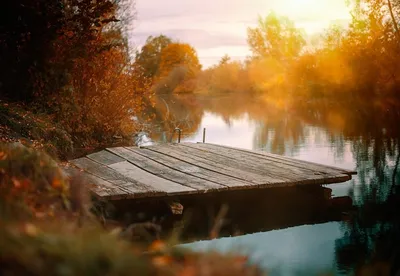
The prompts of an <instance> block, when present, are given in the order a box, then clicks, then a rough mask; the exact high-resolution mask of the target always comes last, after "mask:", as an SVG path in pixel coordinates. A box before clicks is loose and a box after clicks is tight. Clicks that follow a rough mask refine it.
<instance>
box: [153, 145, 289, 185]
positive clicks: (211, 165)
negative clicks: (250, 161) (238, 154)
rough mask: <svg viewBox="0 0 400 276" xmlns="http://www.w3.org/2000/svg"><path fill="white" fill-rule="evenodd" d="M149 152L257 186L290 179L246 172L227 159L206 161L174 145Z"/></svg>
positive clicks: (156, 148) (157, 147) (154, 148)
mask: <svg viewBox="0 0 400 276" xmlns="http://www.w3.org/2000/svg"><path fill="white" fill-rule="evenodd" d="M146 148H147V149H149V150H152V151H155V152H159V153H162V154H165V155H168V156H170V157H173V158H176V159H178V160H181V161H184V162H188V163H190V164H193V165H195V166H198V167H201V168H205V169H208V170H212V171H216V172H221V173H224V174H227V175H232V176H234V177H236V178H238V179H241V180H244V181H249V182H251V183H253V184H255V185H266V184H270V183H280V182H289V181H290V179H288V178H285V177H284V176H279V177H272V176H270V175H266V174H264V175H263V174H262V173H260V172H254V171H251V170H246V169H247V168H244V166H243V165H242V166H236V167H234V166H230V165H229V164H228V162H227V158H225V159H224V160H219V161H214V160H211V159H205V158H203V157H202V156H198V155H196V154H193V152H190V151H189V150H187V148H183V147H181V148H179V149H178V148H177V147H176V146H173V145H157V146H155V147H146Z"/></svg>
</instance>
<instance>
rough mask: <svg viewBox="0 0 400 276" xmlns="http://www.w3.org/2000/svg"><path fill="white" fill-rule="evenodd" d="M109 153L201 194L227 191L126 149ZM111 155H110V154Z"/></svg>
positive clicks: (212, 183) (217, 185)
mask: <svg viewBox="0 0 400 276" xmlns="http://www.w3.org/2000/svg"><path fill="white" fill-rule="evenodd" d="M108 150H109V151H110V152H113V153H115V154H117V155H119V156H120V157H121V158H124V159H126V160H127V161H129V162H130V163H132V164H134V165H135V166H137V167H139V168H141V169H142V170H145V171H147V172H149V173H152V174H154V175H156V176H158V177H161V178H164V179H167V180H170V181H173V182H176V183H178V184H181V185H184V186H188V187H191V188H193V189H196V190H200V191H202V192H211V191H216V190H224V189H227V187H226V186H223V185H220V184H218V183H215V182H212V181H209V180H207V178H201V177H197V176H192V175H188V174H186V173H182V172H180V171H176V170H174V169H171V168H169V167H167V166H165V165H164V164H162V163H160V162H156V161H154V160H152V159H149V158H147V157H146V156H143V155H140V154H138V153H136V152H134V151H131V150H129V149H127V148H122V147H119V148H110V149H108ZM110 154H112V153H110Z"/></svg>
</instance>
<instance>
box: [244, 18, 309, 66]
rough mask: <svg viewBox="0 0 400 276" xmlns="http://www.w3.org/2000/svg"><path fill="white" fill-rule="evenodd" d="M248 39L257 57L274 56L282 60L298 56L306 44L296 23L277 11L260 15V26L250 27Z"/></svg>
mask: <svg viewBox="0 0 400 276" xmlns="http://www.w3.org/2000/svg"><path fill="white" fill-rule="evenodd" d="M247 40H248V44H249V46H250V49H251V51H252V52H253V55H254V56H255V57H259V58H260V57H261V58H264V57H272V58H275V59H278V60H280V61H284V60H290V59H293V58H295V57H297V56H298V55H299V54H300V53H301V50H302V49H303V47H304V46H305V40H304V37H303V33H302V32H301V31H300V30H299V29H297V28H296V27H295V25H294V23H293V22H292V21H290V20H289V19H288V18H287V17H283V16H278V15H276V14H275V13H270V14H269V15H268V16H267V17H265V18H261V17H260V18H259V20H258V26H257V27H255V28H249V29H248V39H247Z"/></svg>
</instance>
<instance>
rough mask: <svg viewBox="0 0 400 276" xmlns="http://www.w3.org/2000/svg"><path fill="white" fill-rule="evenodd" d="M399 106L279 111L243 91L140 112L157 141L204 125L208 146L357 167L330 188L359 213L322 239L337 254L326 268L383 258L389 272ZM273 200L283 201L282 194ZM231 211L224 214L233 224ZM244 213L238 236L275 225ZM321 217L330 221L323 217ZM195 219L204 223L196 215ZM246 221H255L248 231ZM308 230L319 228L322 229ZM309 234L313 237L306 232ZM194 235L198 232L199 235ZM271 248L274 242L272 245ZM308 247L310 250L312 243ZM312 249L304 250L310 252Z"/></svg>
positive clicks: (395, 232)
mask: <svg viewBox="0 0 400 276" xmlns="http://www.w3.org/2000/svg"><path fill="white" fill-rule="evenodd" d="M399 110H400V109H399V104H398V103H397V102H396V101H390V100H385V101H381V102H369V101H367V100H365V101H363V100H359V101H358V102H356V103H355V102H347V103H343V102H341V103H337V102H332V101H328V100H327V101H318V102H307V103H306V102H304V103H299V104H298V105H297V106H295V107H293V108H291V109H282V108H277V107H274V106H271V105H267V104H265V103H264V102H263V101H262V99H256V98H251V97H247V96H245V95H235V96H218V97H217V96H215V97H205V96H194V95H186V96H178V95H164V96H159V97H158V99H157V100H156V104H155V105H154V106H152V107H151V108H149V111H148V115H146V116H144V117H146V120H150V121H151V122H152V124H155V125H157V126H158V128H156V129H153V132H152V133H151V136H152V138H153V139H154V140H156V141H171V140H172V139H174V138H173V137H174V136H173V130H174V129H175V128H176V127H179V128H181V129H183V133H184V140H186V141H192V142H199V141H201V140H202V129H203V128H204V127H205V128H207V142H210V143H216V144H223V145H230V146H236V147H241V148H247V149H258V150H265V151H267V152H272V153H277V154H282V155H286V156H291V157H295V158H299V159H304V160H309V161H314V162H318V163H323V164H327V165H336V166H339V167H343V168H347V169H356V170H357V172H358V175H357V176H355V177H354V179H353V180H352V181H350V182H347V183H345V184H336V185H330V186H329V187H330V188H332V190H333V196H350V197H351V198H352V199H353V202H354V204H355V205H356V206H357V207H358V210H357V211H349V212H348V211H346V213H345V217H346V222H341V223H335V224H333V225H334V226H332V227H334V228H336V227H338V226H340V227H339V228H340V233H341V234H340V235H338V236H337V237H336V238H335V239H334V240H332V239H330V241H329V242H328V243H329V246H334V248H335V250H334V252H332V253H330V254H332V256H334V259H335V262H334V264H332V265H334V266H335V267H336V268H337V270H336V268H335V270H334V271H336V272H337V273H344V274H347V273H349V272H351V271H362V270H363V269H364V268H365V265H366V263H368V264H369V265H371V263H374V264H376V263H378V264H382V263H383V264H384V265H381V266H379V269H389V270H390V271H391V272H393V271H397V270H396V269H398V267H396V265H395V264H396V262H394V260H398V256H399V254H398V251H397V248H399V247H398V245H399V243H398V239H399V238H398V237H399V236H400V235H399V234H400V232H399V214H398V211H397V210H400V209H399V208H398V207H399V205H398V195H397V193H396V187H395V185H396V184H398V183H399V180H400V176H399V174H400V173H397V170H398V166H399V159H400V150H399V142H400V139H399V137H400V128H399V127H398V122H399V119H400V113H399ZM151 114H152V115H151ZM278 198H280V200H282V201H287V198H286V197H285V196H280V197H278ZM314 207H315V206H314ZM236 212H238V210H236ZM233 214H234V212H232V213H231V217H230V218H229V216H228V219H232V220H233V221H234V216H233ZM309 214H310V213H309ZM299 216H300V215H299ZM243 217H245V216H241V217H240V220H242V221H241V222H242V223H238V225H239V226H240V227H242V229H238V231H240V232H241V233H242V234H246V233H253V232H257V231H265V230H268V229H273V228H274V227H272V228H268V227H265V226H266V224H265V223H264V224H263V223H259V224H257V225H254V224H252V220H249V221H246V220H244V221H243ZM249 217H252V218H253V217H254V216H249ZM314 218H315V217H314ZM324 218H325V219H326V218H329V220H328V221H332V220H334V218H332V217H329V216H326V214H324ZM336 218H337V217H336ZM197 219H198V220H200V221H201V220H206V218H203V217H201V216H198V217H197ZM263 220H264V221H270V220H269V219H268V218H264V217H262V216H260V217H259V218H258V221H263ZM339 220H343V217H340V218H339ZM317 222H323V220H318V219H317V220H314V221H310V220H309V221H307V220H299V221H297V222H296V223H294V224H291V223H286V224H285V223H283V224H282V225H280V227H288V226H294V225H301V224H305V223H317ZM250 225H253V226H252V227H247V228H246V226H250ZM328 225H331V224H328ZM240 227H239V228H240ZM275 227H279V226H278V225H275ZM309 227H310V228H311V229H317V228H318V227H320V226H309ZM324 227H325V226H324ZM326 227H328V228H329V226H326ZM291 229H292V230H291V231H292V232H293V233H295V231H297V230H296V229H297V228H296V227H295V228H291ZM199 231H200V230H199ZM201 231H205V230H204V229H203V230H201ZM201 231H200V232H201ZM289 232H290V231H289ZM270 233H272V232H266V233H264V234H265V235H266V237H268V235H273V234H270ZM309 233H310V235H312V234H311V233H312V231H310V232H309ZM197 234H198V235H199V237H201V234H200V233H197ZM227 234H229V233H227ZM305 235H307V233H305ZM326 235H328V234H326ZM296 242H297V241H294V243H296ZM310 242H311V241H310ZM274 246H278V245H271V247H272V248H274ZM308 246H309V248H311V246H312V245H311V244H309V245H308ZM325 246H328V245H327V244H325ZM275 249H276V248H275ZM306 251H307V250H306ZM311 251H312V250H311V249H310V251H308V252H309V253H308V254H312V252H311ZM397 263H400V262H397ZM389 264H390V265H389Z"/></svg>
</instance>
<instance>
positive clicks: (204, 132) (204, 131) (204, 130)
mask: <svg viewBox="0 0 400 276" xmlns="http://www.w3.org/2000/svg"><path fill="white" fill-rule="evenodd" d="M205 142H206V128H203V144H204V143H205Z"/></svg>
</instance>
